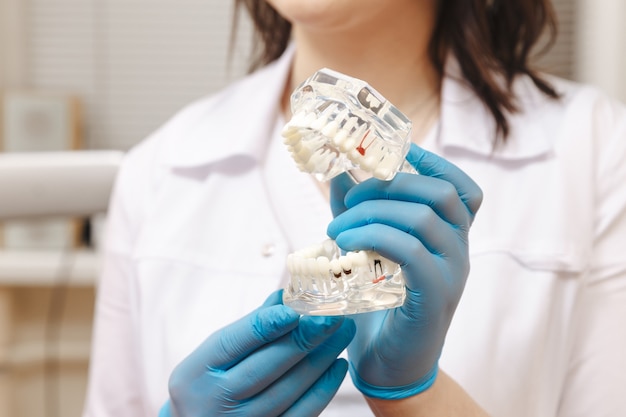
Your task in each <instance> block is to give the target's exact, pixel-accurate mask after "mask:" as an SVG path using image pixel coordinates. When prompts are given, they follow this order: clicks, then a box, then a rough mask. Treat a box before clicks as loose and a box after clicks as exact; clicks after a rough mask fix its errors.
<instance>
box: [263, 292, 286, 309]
mask: <svg viewBox="0 0 626 417" xmlns="http://www.w3.org/2000/svg"><path fill="white" fill-rule="evenodd" d="M282 303H283V290H276V291H274V292H273V293H271V294H270V295H269V296H268V297H267V298H266V299H265V301H264V302H263V304H262V305H261V307H260V308H263V307H270V306H275V305H278V304H282Z"/></svg>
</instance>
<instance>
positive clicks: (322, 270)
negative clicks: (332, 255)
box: [316, 256, 330, 279]
mask: <svg viewBox="0 0 626 417" xmlns="http://www.w3.org/2000/svg"><path fill="white" fill-rule="evenodd" d="M316 261H317V275H318V276H319V277H320V278H324V279H326V278H328V273H329V271H330V261H329V260H328V258H327V257H325V256H319V257H318V258H317V259H316Z"/></svg>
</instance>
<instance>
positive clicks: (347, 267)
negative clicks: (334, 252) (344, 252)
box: [339, 256, 352, 274]
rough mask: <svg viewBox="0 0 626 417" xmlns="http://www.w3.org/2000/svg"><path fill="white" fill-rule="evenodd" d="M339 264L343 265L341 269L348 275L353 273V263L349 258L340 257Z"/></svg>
mask: <svg viewBox="0 0 626 417" xmlns="http://www.w3.org/2000/svg"><path fill="white" fill-rule="evenodd" d="M339 263H340V264H341V269H343V272H344V273H346V274H350V273H351V272H352V261H351V260H350V258H348V257H347V256H340V257H339Z"/></svg>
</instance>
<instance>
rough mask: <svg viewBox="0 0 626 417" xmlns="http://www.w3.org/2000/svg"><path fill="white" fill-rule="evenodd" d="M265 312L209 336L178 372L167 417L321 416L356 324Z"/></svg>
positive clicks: (275, 305)
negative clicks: (338, 357)
mask: <svg viewBox="0 0 626 417" xmlns="http://www.w3.org/2000/svg"><path fill="white" fill-rule="evenodd" d="M281 299H282V294H281V293H280V291H278V292H276V293H274V294H272V296H270V298H268V300H267V301H266V302H265V303H264V305H263V306H262V307H261V308H259V309H257V310H256V311H254V312H252V313H251V314H249V315H247V316H245V317H243V318H242V319H240V320H238V321H236V322H235V323H233V324H231V325H229V326H226V327H224V328H223V329H221V330H219V331H217V332H216V333H214V334H212V335H211V336H210V337H208V338H207V339H206V340H205V341H204V342H203V343H202V344H201V345H200V346H199V347H198V348H197V349H196V350H194V351H193V352H192V353H191V354H190V355H189V356H188V357H187V358H185V359H184V360H183V361H182V362H181V363H180V364H179V365H178V366H177V367H176V369H174V371H173V372H172V374H171V376H170V382H169V391H170V400H169V401H167V402H166V403H165V405H164V406H163V408H162V409H161V412H160V413H159V416H160V417H170V416H171V417H174V416H175V417H203V416H205V417H216V416H222V415H228V416H245V417H250V416H259V417H271V416H278V415H281V416H294V417H295V416H297V417H301V416H317V415H319V413H321V411H322V410H323V409H324V408H325V407H326V405H327V404H328V403H329V402H330V400H331V399H332V397H333V396H334V395H335V393H336V391H337V389H338V388H339V385H340V384H341V382H342V381H343V379H344V377H345V375H346V372H347V363H346V361H345V360H344V359H337V356H338V355H339V354H340V353H341V352H342V351H343V350H344V349H345V348H346V346H347V345H348V343H350V340H352V337H353V336H354V332H355V327H354V323H353V322H352V320H350V319H344V318H341V317H302V318H300V317H299V315H298V314H297V313H296V312H294V311H293V310H292V309H290V308H289V307H286V306H283V305H280V302H281Z"/></svg>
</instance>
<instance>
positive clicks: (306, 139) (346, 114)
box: [282, 69, 415, 315]
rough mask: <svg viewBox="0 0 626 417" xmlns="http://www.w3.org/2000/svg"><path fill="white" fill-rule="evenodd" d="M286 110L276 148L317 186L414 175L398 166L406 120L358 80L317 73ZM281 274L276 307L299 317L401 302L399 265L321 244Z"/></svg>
mask: <svg viewBox="0 0 626 417" xmlns="http://www.w3.org/2000/svg"><path fill="white" fill-rule="evenodd" d="M291 110H292V114H293V117H292V118H291V120H290V121H289V122H288V123H287V124H286V125H285V127H284V129H283V132H282V135H283V138H284V142H285V144H286V145H287V148H288V149H289V151H290V153H291V155H292V157H293V159H294V161H295V162H296V164H297V166H298V168H300V170H302V171H304V172H308V173H311V174H313V175H314V176H315V177H316V178H317V179H318V180H320V181H327V180H330V179H331V178H333V177H335V176H337V175H339V174H341V173H343V172H347V173H348V174H349V175H351V176H352V178H353V179H355V180H356V176H357V175H358V177H359V178H363V175H367V176H373V177H375V178H378V179H380V180H391V179H393V177H394V176H395V175H396V173H397V172H401V171H403V172H410V173H415V170H414V169H413V167H412V166H411V165H410V164H409V163H408V162H406V160H405V157H406V154H407V153H408V151H409V147H410V135H409V134H410V131H411V122H410V121H409V119H408V118H407V117H406V116H405V115H404V114H402V113H401V112H400V111H399V110H398V109H397V108H396V107H395V106H393V105H392V104H391V103H389V102H388V101H387V100H386V99H385V98H384V97H382V96H381V95H380V93H378V92H377V91H376V90H374V89H373V88H372V87H370V86H369V85H368V84H367V83H365V82H364V81H362V80H359V79H356V78H352V77H349V76H347V75H344V74H341V73H338V72H336V71H332V70H329V69H322V70H320V71H318V72H316V73H315V74H313V75H312V76H311V77H310V78H309V79H307V80H306V81H305V82H304V83H302V84H301V85H300V86H299V87H298V88H297V89H296V90H295V91H294V93H293V94H292V96H291ZM287 269H288V271H289V275H290V280H289V283H288V284H287V287H286V288H285V290H284V292H283V302H284V304H285V305H288V306H290V307H292V308H293V309H294V310H295V311H297V312H299V313H301V314H309V315H343V314H356V313H364V312H368V311H376V310H382V309H388V308H394V307H398V306H400V305H402V303H403V302H404V294H405V288H404V279H403V277H402V271H401V269H400V266H399V265H397V264H396V263H394V262H391V261H389V260H388V259H385V258H383V257H382V256H380V255H379V254H377V253H376V252H373V251H354V252H347V253H342V252H341V250H340V249H339V247H338V246H337V245H336V244H335V242H334V241H333V240H330V239H328V240H326V241H324V242H323V243H321V244H319V245H314V246H311V247H309V248H305V249H302V250H299V251H297V252H294V253H291V254H290V255H289V256H288V257H287Z"/></svg>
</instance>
